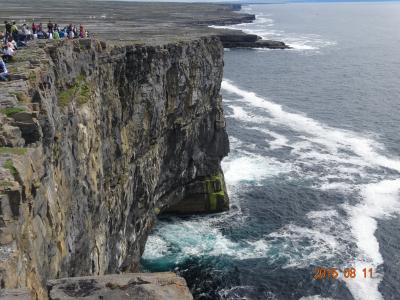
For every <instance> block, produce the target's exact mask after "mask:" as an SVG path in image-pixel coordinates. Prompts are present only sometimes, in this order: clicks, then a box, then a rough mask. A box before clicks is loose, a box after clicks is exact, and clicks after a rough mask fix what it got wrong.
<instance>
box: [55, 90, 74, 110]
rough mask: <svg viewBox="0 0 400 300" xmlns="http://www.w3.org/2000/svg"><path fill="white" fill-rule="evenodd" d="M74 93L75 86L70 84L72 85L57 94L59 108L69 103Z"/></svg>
mask: <svg viewBox="0 0 400 300" xmlns="http://www.w3.org/2000/svg"><path fill="white" fill-rule="evenodd" d="M75 93H76V86H72V87H70V88H68V89H66V90H64V91H62V92H61V93H60V94H59V95H58V105H59V106H60V107H61V108H64V107H65V106H67V105H68V103H70V102H71V101H72V100H73V99H74V97H75Z"/></svg>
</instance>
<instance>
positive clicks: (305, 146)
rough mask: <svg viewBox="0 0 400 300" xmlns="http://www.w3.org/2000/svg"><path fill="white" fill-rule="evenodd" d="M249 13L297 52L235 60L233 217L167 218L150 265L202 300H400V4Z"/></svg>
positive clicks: (152, 240) (230, 112) (229, 61)
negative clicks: (321, 269)
mask: <svg viewBox="0 0 400 300" xmlns="http://www.w3.org/2000/svg"><path fill="white" fill-rule="evenodd" d="M244 10H245V11H249V12H253V13H256V14H257V21H256V22H255V23H253V24H240V25H235V26H233V27H234V28H240V29H242V30H245V31H248V32H251V33H256V34H258V35H261V36H263V37H264V38H271V39H278V40H283V41H285V42H286V43H288V44H290V45H291V46H292V47H293V48H294V49H293V50H289V51H280V50H279V51H277V50H251V49H237V50H231V51H226V52H225V70H224V72H225V74H224V81H223V83H222V93H223V98H224V109H225V114H226V119H227V130H228V132H229V135H230V143H231V153H230V155H229V156H228V157H227V158H226V159H224V161H223V169H224V173H225V177H226V182H227V185H228V190H229V194H230V197H231V210H230V211H229V212H226V213H223V214H218V215H212V216H195V217H187V218H172V217H171V218H164V219H162V220H160V221H159V222H158V225H157V227H156V228H155V230H154V232H153V234H152V235H151V236H150V237H149V240H148V243H147V245H146V250H145V253H144V256H143V259H142V267H143V269H145V270H149V271H165V270H174V271H176V272H178V273H179V274H181V275H182V276H184V277H185V278H186V280H187V281H188V284H189V286H190V288H191V290H192V292H193V294H194V296H195V298H196V299H303V300H304V299H400V286H399V279H400V278H399V275H398V274H399V272H398V271H399V269H400V251H399V245H400V221H399V215H398V214H399V212H400V199H399V191H400V146H399V145H400V135H399V134H398V129H399V128H400V116H399V111H400V99H399V97H400V85H399V79H400V51H399V50H398V49H400V35H399V33H398V23H399V21H400V4H397V3H330V4H310V3H307V4H306V3H303V4H285V5H252V6H247V7H244ZM315 266H326V267H336V268H338V269H339V271H340V272H339V273H340V276H339V278H338V279H326V280H314V279H313V275H314V272H313V269H314V267H315ZM347 267H354V268H356V271H357V275H358V276H357V277H356V278H354V279H346V278H344V277H343V272H342V271H343V270H344V269H345V268H347ZM365 267H367V268H373V278H363V276H362V269H363V268H365Z"/></svg>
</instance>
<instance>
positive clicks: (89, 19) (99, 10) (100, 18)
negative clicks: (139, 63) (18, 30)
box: [0, 0, 254, 44]
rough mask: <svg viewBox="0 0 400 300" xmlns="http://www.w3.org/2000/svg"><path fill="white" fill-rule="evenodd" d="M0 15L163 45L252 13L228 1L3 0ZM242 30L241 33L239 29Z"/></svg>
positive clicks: (241, 19) (205, 32)
mask: <svg viewBox="0 0 400 300" xmlns="http://www.w3.org/2000/svg"><path fill="white" fill-rule="evenodd" d="M0 3H1V7H2V8H1V10H0V19H1V20H15V21H16V22H17V23H24V22H26V23H27V24H31V23H32V21H33V20H34V21H35V22H42V23H43V24H47V22H48V21H49V20H51V21H52V22H55V23H58V24H60V25H62V26H65V25H67V24H70V23H72V24H76V25H79V24H83V25H84V26H86V28H87V30H89V32H90V33H92V34H94V35H95V36H96V37H99V38H101V39H105V40H108V41H110V40H112V41H138V42H144V43H146V44H147V43H151V44H162V43H165V42H171V41H172V42H173V41H176V40H187V39H192V38H197V37H199V36H205V35H214V34H218V33H221V30H217V29H213V28H209V27H208V26H207V25H210V24H221V25H222V24H232V23H242V22H250V21H251V20H253V19H254V16H253V15H249V14H243V13H238V12H235V11H234V10H235V9H238V8H240V6H237V5H230V4H208V3H154V2H152V3H149V2H146V3H140V2H123V1H83V0H77V1H75V0H65V1H53V0H19V1H18V5H16V4H15V3H13V2H12V1H4V0H0ZM2 23H3V22H1V24H2ZM239 33H240V32H239Z"/></svg>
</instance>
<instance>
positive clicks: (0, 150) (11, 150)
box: [0, 147, 28, 155]
mask: <svg viewBox="0 0 400 300" xmlns="http://www.w3.org/2000/svg"><path fill="white" fill-rule="evenodd" d="M27 152H28V149H27V148H21V147H0V154H16V155H25V154H26V153H27Z"/></svg>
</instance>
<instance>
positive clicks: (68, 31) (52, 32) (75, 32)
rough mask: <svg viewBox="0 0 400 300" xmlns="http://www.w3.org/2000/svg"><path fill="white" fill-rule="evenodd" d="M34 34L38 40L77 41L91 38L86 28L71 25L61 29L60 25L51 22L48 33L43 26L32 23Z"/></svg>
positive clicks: (48, 24) (48, 25)
mask: <svg viewBox="0 0 400 300" xmlns="http://www.w3.org/2000/svg"><path fill="white" fill-rule="evenodd" d="M32 33H33V35H34V37H37V38H38V39H55V40H58V39H63V38H69V39H77V38H87V37H89V32H88V31H87V30H85V28H84V27H83V26H82V24H81V25H79V27H78V26H76V25H72V24H69V25H67V26H65V27H63V28H61V27H60V26H59V25H58V24H56V23H53V22H51V21H49V22H48V23H47V32H46V30H45V29H44V28H43V24H42V23H39V24H35V22H33V23H32Z"/></svg>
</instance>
